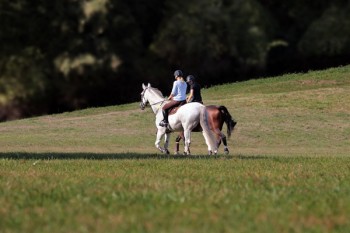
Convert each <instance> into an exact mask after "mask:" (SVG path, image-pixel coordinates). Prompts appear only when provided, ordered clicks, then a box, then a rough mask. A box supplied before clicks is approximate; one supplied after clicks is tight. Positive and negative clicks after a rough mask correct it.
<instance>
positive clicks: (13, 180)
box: [0, 66, 350, 233]
mask: <svg viewBox="0 0 350 233" xmlns="http://www.w3.org/2000/svg"><path fill="white" fill-rule="evenodd" d="M141 90H142V88H141V84H140V92H141ZM203 98H204V101H205V103H206V104H222V105H225V106H226V107H227V108H228V109H229V111H230V113H231V114H232V115H233V117H234V118H235V120H236V121H237V122H238V124H237V127H236V129H235V132H234V133H233V135H232V137H231V139H230V140H229V141H228V143H229V149H230V155H228V156H225V155H223V154H222V153H223V152H222V148H220V150H219V152H220V154H219V155H218V156H206V155H205V154H206V146H205V143H204V139H203V137H202V135H201V134H198V133H197V134H193V142H192V144H191V148H192V149H191V151H192V153H193V155H192V156H187V157H185V156H173V155H169V156H165V155H162V154H160V153H159V152H158V151H157V150H156V149H155V147H154V140H155V133H156V130H155V126H154V115H153V112H152V111H151V110H150V109H147V110H146V111H141V110H140V109H139V106H138V103H133V104H127V105H121V106H110V107H105V108H90V109H86V110H81V111H75V112H70V113H64V114H57V115H50V116H42V117H35V118H29V119H23V120H17V121H10V122H3V123H0V232H1V233H2V232H50V233H54V232H348V231H349V229H350V221H349V219H350V156H349V155H350V103H349V102H350V101H349V100H350V66H346V67H340V68H333V69H329V70H325V71H313V72H308V73H306V74H288V75H284V76H280V77H274V78H267V79H259V80H250V81H247V82H240V83H232V84H226V85H220V86H215V87H212V88H209V89H205V90H203ZM174 138H175V137H174V135H173V138H172V139H174ZM173 146H174V142H173V141H172V143H171V149H173Z"/></svg>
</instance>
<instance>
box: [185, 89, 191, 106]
mask: <svg viewBox="0 0 350 233" xmlns="http://www.w3.org/2000/svg"><path fill="white" fill-rule="evenodd" d="M192 97H193V89H191V90H190V94H189V95H188V97H187V101H186V102H187V103H188V102H189V101H191V99H192Z"/></svg>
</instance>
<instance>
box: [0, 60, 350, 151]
mask: <svg viewBox="0 0 350 233" xmlns="http://www.w3.org/2000/svg"><path fill="white" fill-rule="evenodd" d="M141 90H142V88H141V83H140V92H141ZM203 98H204V101H205V104H218V105H225V106H226V107H227V108H228V109H229V111H230V113H231V115H232V116H233V117H234V118H235V120H236V121H237V122H238V125H237V127H236V130H235V132H234V133H233V136H232V137H231V139H230V140H229V141H228V143H229V148H230V151H231V154H232V155H243V156H244V155H264V154H269V155H347V154H349V151H350V101H349V100H350V66H345V67H339V68H332V69H328V70H325V71H311V72H308V73H305V74H288V75H284V76H279V77H273V78H266V79H259V80H250V81H247V82H241V83H232V84H226V85H220V86H215V87H211V88H208V89H204V90H203ZM224 131H226V128H224ZM155 133H156V129H155V126H154V115H153V112H152V111H151V109H150V108H148V109H146V110H145V111H141V110H140V109H139V105H138V103H133V104H128V105H121V106H110V107H105V108H91V109H86V110H82V111H75V112H70V113H64V114H58V115H50V116H43V117H36V118H30V119H23V120H16V121H10V122H3V123H0V148H1V149H0V151H1V152H2V153H9V152H11V153H15V152H16V153H21V152H26V153H80V152H81V153H97V154H98V153H104V154H121V153H158V152H157V150H156V149H155V147H154V140H155ZM174 139H175V135H173V136H172V139H171V146H170V149H171V151H172V150H173V147H174ZM191 146H192V152H193V154H205V153H206V146H205V144H204V139H203V137H202V135H201V134H199V133H196V134H194V135H193V143H192V145H191ZM220 149H221V150H220V152H222V148H220Z"/></svg>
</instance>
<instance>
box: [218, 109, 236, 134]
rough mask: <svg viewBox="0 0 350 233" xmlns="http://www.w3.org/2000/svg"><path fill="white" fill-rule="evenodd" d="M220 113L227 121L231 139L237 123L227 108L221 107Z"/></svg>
mask: <svg viewBox="0 0 350 233" xmlns="http://www.w3.org/2000/svg"><path fill="white" fill-rule="evenodd" d="M219 111H220V112H221V113H222V115H223V116H224V121H225V123H226V126H227V136H228V138H230V136H231V134H232V132H233V130H234V128H235V126H236V124H237V122H236V121H235V120H234V119H233V118H232V116H231V114H230V113H229V111H228V110H227V108H226V107H225V106H222V105H221V106H219Z"/></svg>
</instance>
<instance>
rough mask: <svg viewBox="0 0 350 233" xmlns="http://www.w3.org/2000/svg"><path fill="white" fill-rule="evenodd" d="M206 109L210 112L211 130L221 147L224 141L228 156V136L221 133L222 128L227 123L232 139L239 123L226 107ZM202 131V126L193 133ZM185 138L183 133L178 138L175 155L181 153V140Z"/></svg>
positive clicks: (208, 107) (212, 106)
mask: <svg viewBox="0 0 350 233" xmlns="http://www.w3.org/2000/svg"><path fill="white" fill-rule="evenodd" d="M206 108H207V110H208V122H209V125H210V129H211V130H212V131H213V132H214V134H215V136H216V139H217V145H218V147H219V146H220V144H221V141H222V142H223V144H224V153H225V154H228V153H229V150H228V148H227V140H226V136H225V134H223V133H222V132H221V130H222V126H223V124H224V123H226V126H227V136H228V138H230V136H231V134H232V132H233V130H234V128H235V126H236V124H237V122H236V121H235V120H234V119H233V118H232V116H231V114H230V113H229V112H228V110H227V108H226V107H225V106H217V105H209V106H206ZM201 131H202V129H201V128H200V126H197V127H196V128H195V129H194V130H193V132H201ZM183 138H184V134H183V132H181V133H180V134H179V136H177V138H176V147H175V154H178V153H179V144H180V141H181V139H183ZM209 153H210V152H209Z"/></svg>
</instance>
